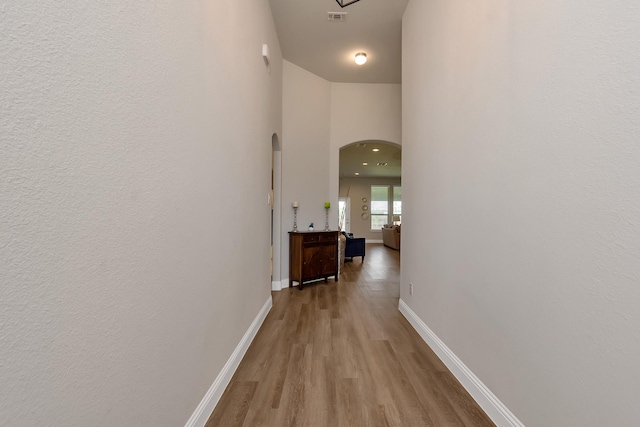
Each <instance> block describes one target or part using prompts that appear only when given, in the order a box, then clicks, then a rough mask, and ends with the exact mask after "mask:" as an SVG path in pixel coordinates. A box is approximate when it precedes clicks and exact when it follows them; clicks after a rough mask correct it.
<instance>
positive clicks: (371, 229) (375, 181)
mask: <svg viewBox="0 0 640 427" xmlns="http://www.w3.org/2000/svg"><path fill="white" fill-rule="evenodd" d="M401 175H402V147H401V146H400V145H399V144H395V143H392V142H388V141H381V140H365V141H357V142H353V143H351V144H347V145H345V146H343V147H341V148H340V153H339V181H338V188H339V190H338V196H339V200H340V201H341V203H340V206H341V207H342V206H345V207H346V208H347V209H349V208H350V211H347V212H345V213H344V214H343V213H340V216H341V218H340V219H341V220H342V221H343V224H344V228H345V229H346V228H348V229H349V231H350V232H351V233H353V234H354V235H355V236H357V237H365V238H366V239H367V242H369V243H382V226H383V225H384V224H392V223H399V222H400V221H401V216H402V176H401ZM347 221H348V223H347Z"/></svg>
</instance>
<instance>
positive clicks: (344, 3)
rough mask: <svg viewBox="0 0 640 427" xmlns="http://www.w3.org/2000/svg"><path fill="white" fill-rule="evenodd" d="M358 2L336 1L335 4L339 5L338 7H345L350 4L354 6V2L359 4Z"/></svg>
mask: <svg viewBox="0 0 640 427" xmlns="http://www.w3.org/2000/svg"><path fill="white" fill-rule="evenodd" d="M359 1H360V0H336V3H338V4H339V5H340V7H347V6H349V5H350V4H354V3H356V2H359Z"/></svg>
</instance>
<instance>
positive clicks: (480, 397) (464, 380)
mask: <svg viewBox="0 0 640 427" xmlns="http://www.w3.org/2000/svg"><path fill="white" fill-rule="evenodd" d="M398 310H400V313H402V314H403V315H404V317H405V318H406V319H407V320H408V321H409V323H410V324H411V326H413V328H414V329H415V330H416V331H417V332H418V334H420V336H421V337H422V339H423V340H424V341H425V342H426V343H427V344H428V345H429V347H431V349H432V350H433V351H434V352H435V353H436V354H437V355H438V357H439V358H440V360H442V362H444V364H445V365H446V366H447V368H449V370H450V371H451V373H452V374H453V375H454V376H455V377H456V378H457V379H458V381H460V383H461V384H462V386H463V387H464V388H465V389H466V390H467V391H468V392H469V394H470V395H471V396H472V397H473V398H474V399H475V401H476V402H478V405H480V407H481V408H482V409H484V411H485V412H486V413H487V415H488V416H489V418H491V420H493V422H494V423H496V425H497V426H498V427H503V426H504V427H525V426H524V424H523V423H522V422H521V421H520V420H519V419H518V418H516V416H515V415H513V413H512V412H511V411H510V410H509V408H507V407H506V406H505V405H504V403H502V402H501V401H500V399H498V398H497V397H496V395H495V394H493V393H492V392H491V390H489V388H488V387H487V386H485V385H484V384H483V383H482V381H480V379H479V378H478V377H477V376H476V375H475V374H474V373H473V372H471V370H470V369H469V368H468V367H467V366H466V365H465V364H464V363H463V362H462V360H460V358H458V356H456V355H455V354H454V353H453V351H451V350H450V349H449V347H447V346H446V344H445V343H444V342H442V341H441V340H440V338H438V336H437V335H436V334H435V333H434V332H433V331H432V330H431V329H429V327H428V326H427V325H426V324H425V323H424V322H423V321H422V319H420V318H419V317H418V315H417V314H416V313H414V311H413V310H411V308H410V307H409V306H408V305H407V303H405V302H404V301H403V300H402V299H400V302H399V303H398Z"/></svg>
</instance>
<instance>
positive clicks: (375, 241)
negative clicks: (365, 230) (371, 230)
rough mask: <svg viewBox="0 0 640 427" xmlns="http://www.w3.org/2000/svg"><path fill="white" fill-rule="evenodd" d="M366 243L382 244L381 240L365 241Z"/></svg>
mask: <svg viewBox="0 0 640 427" xmlns="http://www.w3.org/2000/svg"><path fill="white" fill-rule="evenodd" d="M367 243H382V240H374V239H367Z"/></svg>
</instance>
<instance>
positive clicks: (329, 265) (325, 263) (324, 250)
mask: <svg viewBox="0 0 640 427" xmlns="http://www.w3.org/2000/svg"><path fill="white" fill-rule="evenodd" d="M319 252H320V256H321V257H322V263H321V264H322V265H321V268H322V272H321V273H320V274H321V275H330V274H335V273H336V245H335V244H331V245H323V246H322V247H321V248H320V251H319Z"/></svg>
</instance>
